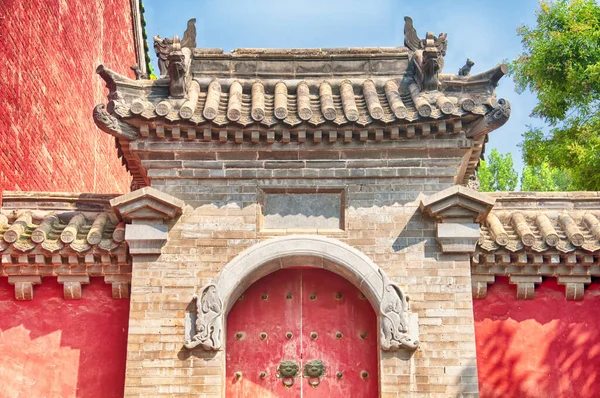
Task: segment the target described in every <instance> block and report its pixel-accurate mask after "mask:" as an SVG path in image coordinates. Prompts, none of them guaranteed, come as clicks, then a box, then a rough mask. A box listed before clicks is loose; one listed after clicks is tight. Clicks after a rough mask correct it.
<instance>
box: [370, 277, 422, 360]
mask: <svg viewBox="0 0 600 398" xmlns="http://www.w3.org/2000/svg"><path fill="white" fill-rule="evenodd" d="M379 272H380V273H381V275H382V277H383V280H384V286H383V295H382V300H381V308H380V310H381V349H382V350H384V351H396V350H398V349H400V348H407V349H410V350H414V349H416V348H417V347H418V346H419V342H418V341H417V340H413V339H412V338H411V337H410V336H409V335H408V302H407V301H406V296H405V295H404V294H403V293H402V290H400V287H399V286H398V285H396V284H394V283H392V282H390V281H389V280H388V279H387V278H386V277H385V276H384V275H383V273H382V272H381V270H380V271H379Z"/></svg>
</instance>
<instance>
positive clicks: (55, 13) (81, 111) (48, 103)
mask: <svg viewBox="0 0 600 398" xmlns="http://www.w3.org/2000/svg"><path fill="white" fill-rule="evenodd" d="M130 7H131V1H130V0H107V1H100V0H94V1H86V0H66V1H58V0H44V1H33V2H31V1H27V2H26V1H19V0H5V1H3V2H2V10H1V15H0V17H1V19H0V30H1V31H2V35H0V43H2V48H4V55H3V56H2V57H1V58H0V70H2V71H3V77H2V79H1V80H0V98H2V105H3V110H2V112H1V114H0V192H1V191H3V190H23V191H27V190H30V191H55V192H56V191H69V192H75V191H79V192H96V193H118V192H127V191H128V190H129V183H130V177H129V175H128V173H127V171H126V170H125V168H124V167H123V166H122V164H121V160H120V159H119V158H118V156H117V149H116V148H115V141H114V138H112V137H110V136H108V135H107V134H104V133H102V132H101V131H100V130H98V129H97V128H96V126H95V125H94V122H93V120H92V112H91V110H92V109H93V107H94V105H96V104H98V103H101V102H103V101H104V99H105V97H106V92H107V91H106V89H105V88H104V84H103V82H102V80H101V79H100V78H99V77H98V76H97V75H96V74H95V70H96V67H97V66H98V64H100V63H105V64H107V65H111V66H112V67H114V68H118V69H117V70H118V72H119V73H122V74H125V75H127V76H130V77H133V73H132V71H131V70H130V69H129V66H130V65H134V64H135V63H136V62H137V61H136V56H135V49H134V40H133V24H132V18H131V8H130Z"/></svg>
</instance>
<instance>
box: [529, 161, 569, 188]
mask: <svg viewBox="0 0 600 398" xmlns="http://www.w3.org/2000/svg"><path fill="white" fill-rule="evenodd" d="M570 188H571V186H570V178H569V176H568V175H567V174H566V173H564V172H561V171H559V170H556V169H553V168H551V167H550V166H549V165H548V164H547V163H542V164H541V165H540V166H535V167H534V166H525V167H523V173H522V174H521V191H538V192H548V191H568V190H570Z"/></svg>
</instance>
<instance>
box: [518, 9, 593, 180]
mask: <svg viewBox="0 0 600 398" xmlns="http://www.w3.org/2000/svg"><path fill="white" fill-rule="evenodd" d="M518 33H519V35H520V36H521V38H522V44H523V53H522V54H521V55H520V56H519V58H518V59H516V60H515V61H513V62H512V64H511V74H512V76H513V78H514V80H515V83H516V85H517V90H518V91H519V92H523V91H525V90H531V91H532V92H533V93H534V94H535V95H536V96H537V105H536V107H535V108H534V109H533V112H532V115H533V116H536V117H539V118H540V119H542V120H543V121H544V122H546V123H547V124H548V125H549V131H548V132H547V133H544V132H543V131H542V130H541V129H539V128H531V127H530V128H529V130H528V131H526V132H525V133H524V134H523V138H524V140H523V142H522V144H521V147H522V149H523V159H524V161H525V163H526V164H527V165H528V166H531V167H534V168H536V167H542V165H544V164H546V165H547V166H548V167H550V168H551V169H552V168H554V169H559V170H563V171H564V172H565V175H568V176H569V178H570V179H571V181H570V187H571V188H573V189H581V190H600V172H598V170H600V155H599V151H600V5H599V4H597V3H596V2H595V1H594V0H571V1H568V0H557V1H554V2H547V1H541V2H540V7H539V9H538V11H537V24H536V26H535V27H528V26H521V27H520V28H519V30H518ZM534 170H535V169H534ZM529 172H530V171H528V173H529ZM528 184H529V183H528Z"/></svg>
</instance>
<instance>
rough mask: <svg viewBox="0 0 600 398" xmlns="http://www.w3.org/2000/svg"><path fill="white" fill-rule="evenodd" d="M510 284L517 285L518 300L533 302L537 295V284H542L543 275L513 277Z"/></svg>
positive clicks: (510, 278)
mask: <svg viewBox="0 0 600 398" xmlns="http://www.w3.org/2000/svg"><path fill="white" fill-rule="evenodd" d="M509 283H511V284H513V285H517V299H520V300H532V299H533V296H534V294H535V284H536V283H537V284H540V283H542V276H541V275H511V276H510V277H509Z"/></svg>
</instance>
